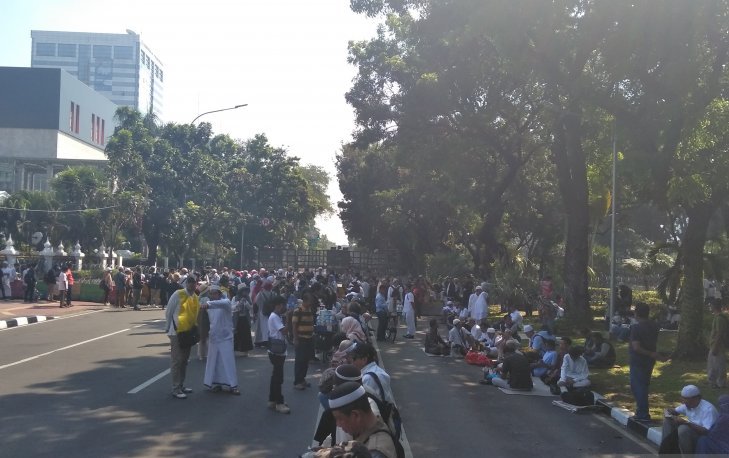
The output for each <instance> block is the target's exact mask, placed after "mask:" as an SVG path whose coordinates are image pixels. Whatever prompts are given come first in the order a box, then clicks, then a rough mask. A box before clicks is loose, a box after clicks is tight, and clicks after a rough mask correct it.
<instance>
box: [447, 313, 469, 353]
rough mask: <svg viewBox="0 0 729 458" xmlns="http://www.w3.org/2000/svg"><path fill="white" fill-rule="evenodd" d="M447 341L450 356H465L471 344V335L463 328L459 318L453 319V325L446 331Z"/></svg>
mask: <svg viewBox="0 0 729 458" xmlns="http://www.w3.org/2000/svg"><path fill="white" fill-rule="evenodd" d="M448 343H450V345H451V356H465V354H466V352H467V351H468V349H469V348H471V345H472V344H473V336H471V334H470V333H468V332H467V331H466V330H465V329H464V328H463V323H461V320H459V319H455V320H453V327H452V328H451V330H450V331H448Z"/></svg>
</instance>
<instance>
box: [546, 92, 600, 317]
mask: <svg viewBox="0 0 729 458" xmlns="http://www.w3.org/2000/svg"><path fill="white" fill-rule="evenodd" d="M578 110H579V107H576V106H575V107H570V111H569V113H568V114H562V115H561V116H559V118H558V119H557V120H556V122H555V123H554V141H553V143H552V154H553V156H554V162H555V165H556V169H557V178H558V182H559V188H560V193H561V195H562V200H563V202H564V208H565V212H566V214H567V237H566V240H565V253H564V256H565V257H564V282H565V286H564V287H565V291H564V293H565V294H564V296H565V301H566V303H567V308H568V309H567V312H568V313H569V315H570V316H571V318H572V320H573V321H574V322H575V324H577V325H581V326H583V325H584V326H590V325H591V324H592V311H591V309H590V301H589V294H588V286H589V281H588V280H589V279H588V277H587V266H588V264H587V263H588V260H589V243H588V242H589V234H590V215H589V206H588V194H589V191H588V188H587V164H586V161H587V158H586V157H585V152H584V150H583V148H582V140H581V134H580V132H581V120H580V117H579V115H577V114H576V113H577V111H578Z"/></svg>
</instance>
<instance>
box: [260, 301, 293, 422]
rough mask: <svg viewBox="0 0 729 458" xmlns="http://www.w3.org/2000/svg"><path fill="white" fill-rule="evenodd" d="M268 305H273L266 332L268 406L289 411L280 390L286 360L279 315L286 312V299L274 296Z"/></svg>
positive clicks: (284, 333)
mask: <svg viewBox="0 0 729 458" xmlns="http://www.w3.org/2000/svg"><path fill="white" fill-rule="evenodd" d="M269 307H273V311H271V313H270V315H268V327H267V331H268V332H267V333H266V334H267V335H268V340H269V341H270V344H269V348H268V360H269V361H271V365H272V366H273V370H272V372H271V382H270V384H269V388H268V408H269V409H273V410H275V411H276V412H278V413H291V409H290V408H289V406H287V405H286V403H285V402H284V397H283V393H282V392H281V385H283V380H284V363H285V362H286V325H285V324H284V322H283V320H282V319H281V317H282V316H283V314H284V313H285V312H286V299H285V298H284V297H283V296H275V297H273V298H271V300H270V301H268V303H267V305H266V308H269ZM264 312H265V311H264ZM264 315H265V313H264Z"/></svg>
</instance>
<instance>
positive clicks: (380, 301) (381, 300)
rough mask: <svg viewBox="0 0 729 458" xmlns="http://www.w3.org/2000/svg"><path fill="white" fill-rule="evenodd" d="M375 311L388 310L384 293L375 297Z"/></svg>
mask: <svg viewBox="0 0 729 458" xmlns="http://www.w3.org/2000/svg"><path fill="white" fill-rule="evenodd" d="M375 312H387V300H386V299H385V296H384V295H383V294H382V293H377V296H376V297H375Z"/></svg>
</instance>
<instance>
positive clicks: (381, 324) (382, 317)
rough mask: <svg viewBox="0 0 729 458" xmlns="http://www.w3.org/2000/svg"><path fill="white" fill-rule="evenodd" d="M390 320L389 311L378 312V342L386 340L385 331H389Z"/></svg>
mask: <svg viewBox="0 0 729 458" xmlns="http://www.w3.org/2000/svg"><path fill="white" fill-rule="evenodd" d="M388 319H389V317H388V313H387V310H381V311H379V312H377V340H385V331H387V321H388Z"/></svg>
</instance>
